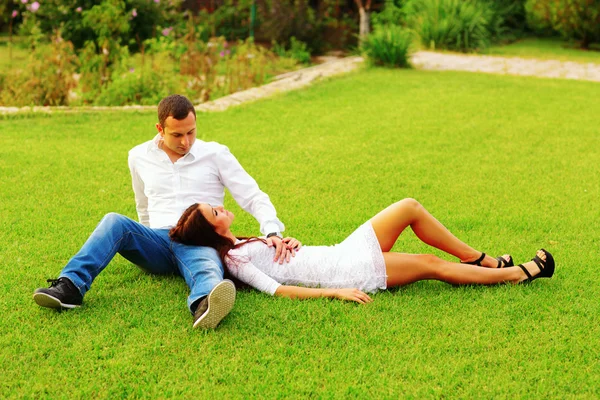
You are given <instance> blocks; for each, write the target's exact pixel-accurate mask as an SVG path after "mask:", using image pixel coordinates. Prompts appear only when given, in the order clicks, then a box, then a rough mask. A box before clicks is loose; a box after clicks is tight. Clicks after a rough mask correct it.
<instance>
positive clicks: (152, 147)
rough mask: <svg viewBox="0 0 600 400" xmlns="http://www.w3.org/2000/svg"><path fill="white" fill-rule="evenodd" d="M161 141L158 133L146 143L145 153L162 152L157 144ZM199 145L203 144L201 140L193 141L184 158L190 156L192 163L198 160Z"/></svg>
mask: <svg viewBox="0 0 600 400" xmlns="http://www.w3.org/2000/svg"><path fill="white" fill-rule="evenodd" d="M160 141H161V136H160V133H157V134H156V136H154V138H153V139H152V140H151V141H150V143H148V149H147V151H148V152H149V153H150V152H161V153H162V152H163V151H162V150H161V149H160V147H158V146H159V143H160ZM200 143H204V142H202V141H201V140H199V139H197V138H196V140H195V141H194V144H193V145H192V148H191V149H190V151H189V152H188V153H187V154H186V155H185V156H184V158H185V157H188V155H190V154H191V157H192V161H193V160H195V159H196V158H198V155H199V154H200Z"/></svg>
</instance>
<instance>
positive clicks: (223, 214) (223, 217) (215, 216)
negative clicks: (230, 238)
mask: <svg viewBox="0 0 600 400" xmlns="http://www.w3.org/2000/svg"><path fill="white" fill-rule="evenodd" d="M198 207H200V212H201V213H202V215H204V218H206V219H207V220H208V222H210V223H211V224H212V226H214V227H215V231H216V232H217V233H218V234H219V235H222V236H225V235H226V234H227V233H228V232H229V227H230V226H231V223H232V222H233V219H234V218H235V215H233V213H232V212H231V211H227V210H226V209H225V208H223V206H216V207H213V206H211V205H210V204H206V203H202V204H199V205H198Z"/></svg>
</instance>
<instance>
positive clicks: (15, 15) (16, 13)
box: [12, 10, 19, 18]
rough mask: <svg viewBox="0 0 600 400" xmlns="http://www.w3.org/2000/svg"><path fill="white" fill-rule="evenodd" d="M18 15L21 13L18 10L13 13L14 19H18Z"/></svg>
mask: <svg viewBox="0 0 600 400" xmlns="http://www.w3.org/2000/svg"><path fill="white" fill-rule="evenodd" d="M17 15H19V13H18V12H17V10H14V11H13V12H12V18H17Z"/></svg>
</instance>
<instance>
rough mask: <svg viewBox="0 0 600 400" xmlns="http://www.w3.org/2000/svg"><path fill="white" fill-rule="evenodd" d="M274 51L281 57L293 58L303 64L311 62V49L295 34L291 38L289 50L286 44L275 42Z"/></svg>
mask: <svg viewBox="0 0 600 400" xmlns="http://www.w3.org/2000/svg"><path fill="white" fill-rule="evenodd" d="M273 52H274V53H275V54H277V55H278V56H280V57H287V58H292V59H294V60H296V61H298V62H299V63H301V64H310V50H309V49H308V46H307V45H306V43H304V42H301V41H300V40H298V39H296V38H295V37H294V36H292V37H291V38H290V47H289V49H287V50H286V48H285V46H284V45H280V44H278V43H277V42H273Z"/></svg>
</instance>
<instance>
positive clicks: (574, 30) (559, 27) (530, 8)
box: [525, 0, 600, 49]
mask: <svg viewBox="0 0 600 400" xmlns="http://www.w3.org/2000/svg"><path fill="white" fill-rule="evenodd" d="M525 8H526V11H527V19H528V21H529V23H530V24H531V25H532V26H533V27H534V28H536V29H538V30H539V29H548V28H551V29H553V30H555V31H556V32H558V33H559V34H561V35H562V36H563V37H564V38H566V39H568V40H578V41H580V45H581V47H582V48H584V49H587V48H589V45H590V44H591V43H598V42H600V0H528V1H527V3H525Z"/></svg>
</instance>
